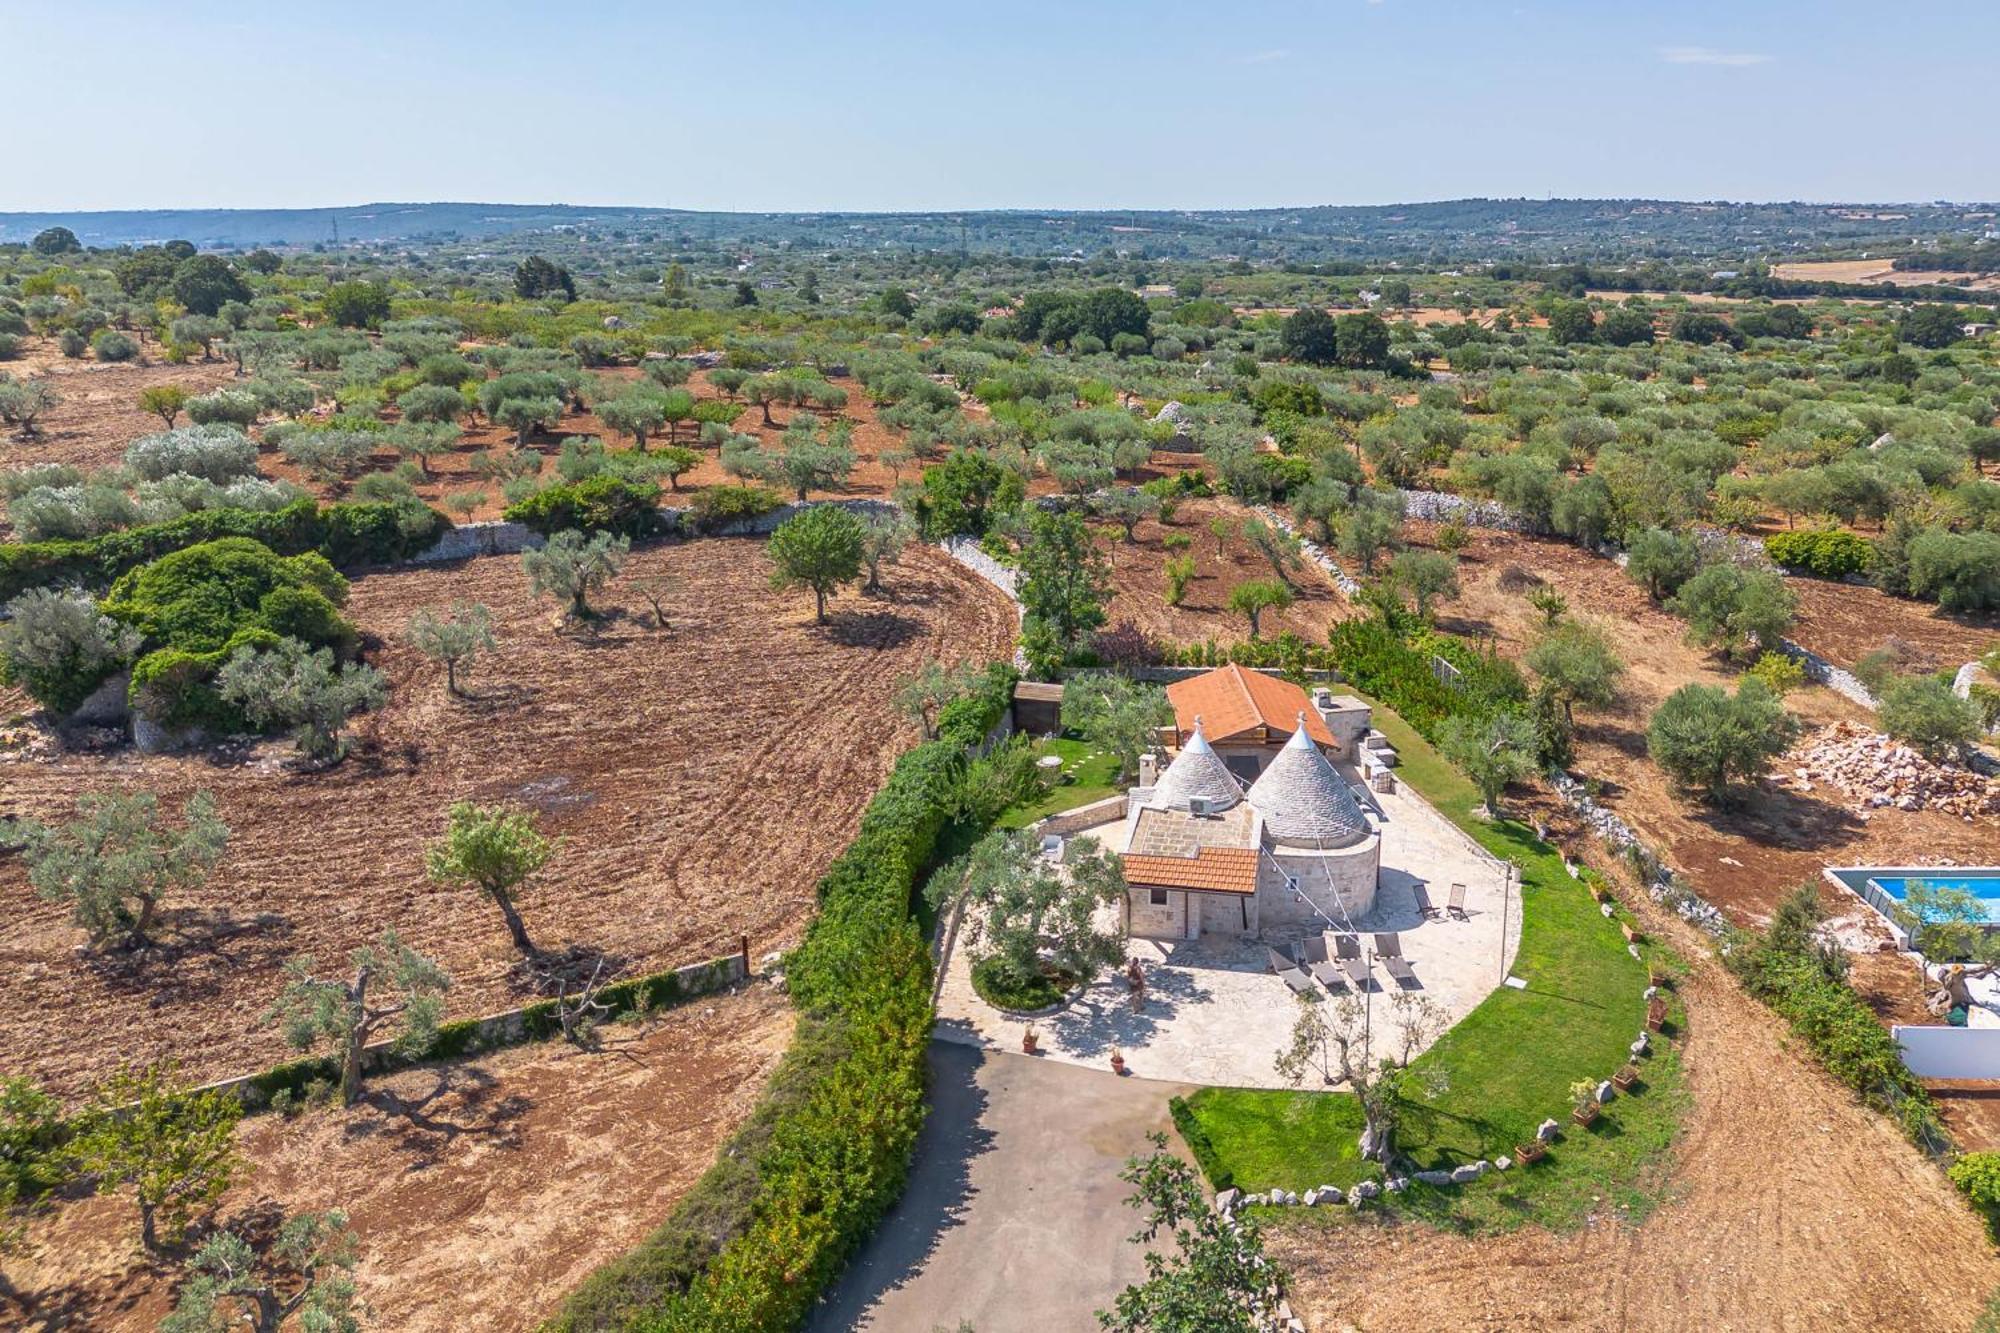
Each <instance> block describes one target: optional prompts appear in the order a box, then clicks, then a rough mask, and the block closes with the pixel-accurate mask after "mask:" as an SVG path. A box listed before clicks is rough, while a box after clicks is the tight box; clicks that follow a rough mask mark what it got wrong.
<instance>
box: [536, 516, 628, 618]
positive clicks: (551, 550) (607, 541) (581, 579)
mask: <svg viewBox="0 0 2000 1333" xmlns="http://www.w3.org/2000/svg"><path fill="white" fill-rule="evenodd" d="M631 549H632V539H631V538H630V537H614V536H613V535H611V534H610V533H608V532H600V533H598V534H596V535H595V536H589V537H587V536H585V535H584V534H583V533H581V532H578V531H577V530H576V529H574V528H566V529H564V530H563V531H561V532H558V533H557V534H556V535H555V536H553V537H551V538H549V540H548V544H547V545H545V546H543V547H542V548H541V549H540V550H539V551H523V552H522V553H521V567H522V568H523V569H525V570H526V571H527V572H528V584H529V586H530V587H532V588H533V589H534V591H535V595H536V596H537V597H554V598H556V599H558V600H567V601H568V603H569V615H570V616H571V618H573V619H576V620H589V619H590V618H591V617H592V616H593V615H594V614H595V613H594V612H592V611H591V609H590V601H589V597H590V591H591V589H593V588H601V587H603V586H604V585H605V584H607V583H609V582H611V580H612V579H614V578H617V577H618V571H619V570H620V569H623V568H624V566H625V556H626V555H627V553H629V552H630V551H631Z"/></svg>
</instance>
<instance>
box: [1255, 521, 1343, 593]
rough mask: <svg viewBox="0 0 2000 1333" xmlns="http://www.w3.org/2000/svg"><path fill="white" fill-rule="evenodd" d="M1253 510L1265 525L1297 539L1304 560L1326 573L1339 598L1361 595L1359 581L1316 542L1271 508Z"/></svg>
mask: <svg viewBox="0 0 2000 1333" xmlns="http://www.w3.org/2000/svg"><path fill="white" fill-rule="evenodd" d="M1255 508H1256V510H1257V514H1258V516H1259V517H1260V518H1262V519H1263V520H1264V521H1265V522H1266V523H1269V524H1270V525H1271V526H1272V527H1274V528H1276V529H1278V530H1279V531H1280V532H1289V533H1290V534H1292V536H1294V537H1297V538H1298V539H1299V549H1300V550H1301V551H1303V552H1304V553H1305V557H1306V559H1308V560H1310V561H1312V562H1313V563H1314V564H1315V565H1318V566H1319V567H1320V568H1321V569H1323V570H1325V571H1326V576H1327V577H1328V578H1330V579H1332V580H1333V586H1334V587H1336V588H1338V589H1340V594H1341V596H1343V597H1359V596H1360V595H1361V581H1360V580H1359V579H1357V578H1355V577H1354V576H1353V575H1352V574H1349V573H1348V572H1347V571H1346V570H1344V569H1342V568H1341V567H1340V565H1339V562H1337V561H1336V560H1334V558H1333V557H1332V556H1330V555H1328V554H1327V553H1326V550H1325V549H1324V548H1323V547H1321V546H1320V544H1319V543H1318V542H1316V541H1313V540H1312V539H1311V538H1309V537H1307V536H1305V535H1304V534H1303V533H1301V532H1300V531H1299V530H1298V529H1297V528H1295V527H1293V526H1292V522H1291V520H1290V519H1287V518H1285V517H1283V516H1281V515H1280V514H1279V513H1278V511H1277V510H1275V509H1273V508H1271V506H1269V505H1257V506H1255Z"/></svg>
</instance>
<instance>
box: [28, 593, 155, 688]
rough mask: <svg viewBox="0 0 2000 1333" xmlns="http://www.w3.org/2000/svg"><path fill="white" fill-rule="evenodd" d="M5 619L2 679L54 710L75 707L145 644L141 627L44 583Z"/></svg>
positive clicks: (83, 598)
mask: <svg viewBox="0 0 2000 1333" xmlns="http://www.w3.org/2000/svg"><path fill="white" fill-rule="evenodd" d="M7 611H8V616H9V619H7V620H6V621H5V622H0V681H4V682H6V683H8V684H10V685H19V686H20V687H21V688H22V689H24V690H26V691H27V692H28V693H29V695H30V696H32V697H33V698H34V700H35V701H36V702H37V703H39V704H41V705H42V706H43V707H44V708H46V709H48V710H49V712H51V713H54V714H56V715H58V716H62V715H64V714H68V713H70V712H73V711H74V710H75V709H76V707H77V705H78V704H81V703H82V702H83V701H84V700H85V699H87V698H89V697H90V693H91V691H92V690H95V689H96V688H97V687H98V685H99V684H101V683H102V682H103V680H104V678H105V677H106V676H108V675H110V674H111V673H112V672H113V671H116V670H117V669H118V668H119V667H120V666H123V665H124V664H125V663H126V662H128V661H130V660H131V657H132V654H133V653H135V652H137V651H138V650H139V644H140V638H139V635H138V633H137V632H136V631H134V630H132V629H130V628H128V627H126V626H124V625H121V624H119V623H118V622H117V621H115V620H113V619H112V618H111V617H110V616H107V615H105V614H103V613H102V612H100V611H99V610H98V609H97V604H96V603H95V602H93V601H91V600H90V598H88V597H85V596H83V595H81V594H79V593H71V592H54V591H50V590H48V589H45V588H38V589H35V590H34V591H32V592H28V593H24V594H22V595H21V596H20V597H17V598H15V599H14V601H13V603H12V604H11V605H9V606H8V608H7Z"/></svg>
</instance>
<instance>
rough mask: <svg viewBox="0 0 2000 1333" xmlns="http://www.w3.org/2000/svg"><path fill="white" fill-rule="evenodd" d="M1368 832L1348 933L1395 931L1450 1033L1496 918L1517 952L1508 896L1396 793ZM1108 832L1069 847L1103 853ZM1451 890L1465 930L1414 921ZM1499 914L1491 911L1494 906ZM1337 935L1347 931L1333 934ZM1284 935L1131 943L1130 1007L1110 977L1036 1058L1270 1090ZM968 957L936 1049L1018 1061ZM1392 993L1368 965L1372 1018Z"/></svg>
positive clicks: (1489, 945) (1008, 1026)
mask: <svg viewBox="0 0 2000 1333" xmlns="http://www.w3.org/2000/svg"><path fill="white" fill-rule="evenodd" d="M1374 801H1375V803H1376V811H1375V813H1376V814H1377V816H1378V823H1379V826H1380V829H1381V833H1382V871H1381V887H1380V889H1379V890H1378V892H1377V895H1376V901H1375V907H1374V910H1373V911H1371V912H1369V913H1368V914H1367V915H1366V916H1364V917H1361V918H1359V919H1357V920H1355V921H1354V922H1352V923H1351V925H1352V926H1353V927H1354V929H1356V930H1357V931H1360V932H1362V933H1363V935H1364V940H1363V942H1364V944H1372V941H1371V940H1368V939H1367V938H1366V936H1367V935H1368V934H1371V933H1373V932H1375V931H1389V930H1394V931H1400V932H1401V933H1402V945H1403V954H1404V956H1405V957H1406V958H1408V959H1409V961H1410V966H1411V967H1412V968H1413V969H1414V970H1415V972H1416V974H1417V984H1418V986H1419V987H1420V990H1419V992H1418V993H1420V994H1424V995H1427V996H1429V997H1430V998H1432V999H1433V1000H1435V1001H1437V1003H1438V1004H1439V1005H1441V1006H1442V1007H1443V1008H1444V1010H1445V1011H1446V1013H1447V1015H1448V1017H1449V1021H1450V1022H1452V1023H1456V1022H1457V1021H1458V1020H1459V1019H1461V1018H1463V1017H1465V1015H1466V1014H1467V1013H1469V1012H1471V1010H1472V1009H1473V1007H1474V1006H1475V1005H1477V1004H1478V1003H1479V1002H1480V1001H1481V1000H1483V999H1484V998H1486V996H1487V995H1488V994H1490V993H1491V992H1492V991H1493V989H1494V988H1495V987H1496V986H1498V985H1499V984H1500V981H1501V978H1502V976H1503V971H1502V968H1501V936H1502V918H1503V917H1504V918H1505V935H1506V945H1505V947H1506V957H1507V960H1508V961H1509V962H1510V963H1511V961H1512V960H1513V957H1514V953H1515V951H1516V950H1517V949H1518V948H1519V946H1520V939H1521V912H1520V895H1519V890H1518V889H1517V888H1514V887H1512V886H1511V885H1510V883H1509V877H1508V874H1507V871H1506V868H1505V867H1504V866H1503V865H1501V864H1500V863H1498V862H1495V861H1494V860H1493V859H1492V858H1490V857H1488V856H1487V855H1486V854H1485V853H1484V852H1483V851H1482V850H1481V849H1480V848H1479V847H1478V846H1477V845H1476V844H1475V843H1473V842H1472V840H1471V839H1469V838H1467V837H1466V836H1465V835H1464V834H1463V833H1462V832H1460V831H1459V830H1458V828H1457V827H1455V826H1454V825H1453V824H1452V823H1451V822H1450V821H1449V820H1447V819H1445V818H1444V816H1442V815H1440V814H1438V813H1437V811H1435V810H1433V809H1432V808H1431V807H1430V806H1429V805H1428V804H1427V803H1425V802H1424V801H1423V800H1421V799H1420V798H1418V797H1417V796H1415V795H1414V794H1413V793H1411V792H1409V791H1408V790H1407V789H1405V788H1402V787H1401V786H1400V785H1399V786H1398V789H1397V791H1396V792H1395V793H1394V794H1390V795H1376V796H1375V797H1374ZM1122 828H1123V826H1122V825H1121V824H1108V825H1100V826H1099V827H1098V828H1097V829H1094V830H1085V831H1084V832H1081V833H1078V834H1075V835H1074V836H1076V837H1090V836H1093V835H1095V836H1098V837H1099V838H1100V840H1102V841H1105V842H1107V844H1115V839H1116V838H1117V837H1118V836H1121V835H1122ZM1454 883H1459V884H1464V885H1465V886H1466V907H1467V909H1468V910H1467V916H1468V918H1469V919H1467V920H1464V921H1458V920H1436V919H1429V920H1427V919H1425V918H1424V916H1423V914H1422V913H1421V912H1420V911H1419V910H1418V908H1417V905H1416V898H1415V893H1414V890H1415V886H1416V885H1418V884H1421V885H1423V887H1424V888H1425V889H1426V891H1427V892H1428V894H1429V896H1430V900H1431V901H1432V903H1434V904H1436V905H1437V906H1439V907H1443V906H1444V904H1445V901H1446V899H1447V897H1448V896H1449V893H1450V890H1451V886H1452V885H1453V884H1454ZM1503 903H1504V909H1503ZM1341 924H1342V926H1343V927H1344V926H1346V925H1348V924H1350V923H1345V922H1343V923H1341ZM1291 943H1292V938H1291V937H1286V938H1283V939H1277V938H1273V939H1270V940H1259V939H1241V938H1236V937H1232V936H1222V935H1210V936H1206V937H1204V938H1202V939H1199V940H1194V941H1154V940H1140V939H1135V940H1133V941H1131V943H1130V945H1129V946H1128V950H1129V953H1130V954H1131V956H1133V957H1136V958H1138V959H1139V960H1140V963H1141V965H1142V966H1143V968H1144V970H1145V973H1146V990H1145V995H1144V1001H1143V1004H1141V1005H1140V1006H1138V1007H1136V1008H1135V1007H1134V1004H1133V1002H1132V997H1131V993H1130V991H1129V990H1128V988H1127V986H1126V983H1125V978H1124V976H1123V975H1122V974H1121V973H1115V972H1114V973H1110V974H1107V975H1106V976H1104V977H1102V978H1100V979H1099V980H1098V981H1097V982H1096V983H1094V984H1093V985H1091V986H1090V987H1088V988H1087V989H1085V991H1084V992H1083V993H1082V995H1080V996H1078V997H1077V998H1076V999H1075V1000H1074V1001H1072V1002H1071V1003H1070V1004H1069V1005H1068V1006H1067V1007H1065V1008H1064V1009H1063V1010H1061V1011H1060V1012H1058V1013H1055V1014H1051V1015H1049V1016H1047V1017H1043V1018H1038V1019H1035V1020H1034V1024H1035V1029H1036V1033H1037V1035H1038V1037H1039V1040H1040V1047H1041V1051H1042V1055H1043V1058H1046V1059H1050V1060H1057V1061H1063V1062H1066V1063H1071V1064H1079V1065H1087V1066H1092V1067H1095V1068H1098V1069H1103V1070H1106V1071H1108V1070H1109V1069H1110V1059H1111V1054H1112V1052H1113V1051H1114V1050H1116V1051H1119V1052H1121V1053H1122V1054H1123V1055H1124V1057H1125V1067H1126V1071H1127V1073H1128V1074H1130V1075H1132V1076H1134V1077H1140V1078H1154V1079H1171V1080H1175V1081H1178V1082H1186V1083H1203V1084H1212V1085H1223V1086H1232V1087H1284V1086H1286V1084H1285V1082H1284V1080H1283V1079H1282V1078H1280V1077H1279V1076H1278V1074H1277V1071H1276V1070H1274V1069H1273V1068H1272V1064H1271V1062H1272V1058H1273V1056H1275V1055H1276V1053H1277V1052H1278V1051H1279V1050H1280V1049H1282V1048H1283V1047H1284V1046H1285V1045H1287V1044H1288V1043H1289V1041H1290V1039H1291V1029H1292V1022H1293V1019H1294V1017H1295V1015H1296V1013H1297V1002H1296V1001H1295V1000H1294V999H1293V998H1292V995H1291V992H1290V991H1289V990H1288V989H1287V988H1286V986H1285V983H1284V982H1283V981H1281V980H1280V979H1279V978H1278V977H1277V976H1275V975H1273V974H1272V973H1271V972H1270V971H1269V970H1268V968H1267V965H1266V955H1265V950H1266V948H1267V946H1270V945H1275V946H1277V947H1278V948H1280V949H1281V950H1285V951H1289V948H1290V945H1291ZM967 953H968V951H967V950H966V949H965V948H963V947H959V948H954V949H953V951H952V956H951V957H950V958H948V959H947V960H946V962H945V966H944V968H943V971H942V976H941V980H940V987H939V994H938V1022H937V1029H936V1034H937V1036H938V1038H939V1039H940V1040H944V1041H953V1042H960V1043H964V1044H968V1045H974V1046H983V1047H988V1048H992V1049H997V1050H1007V1051H1019V1050H1020V1049H1021V1034H1022V1031H1023V1029H1025V1028H1026V1027H1027V1023H1026V1022H1024V1021H1022V1020H1019V1019H1015V1018H1010V1017H1008V1016H1006V1015H1005V1014H1002V1013H1001V1012H999V1011H998V1010H996V1009H994V1008H993V1007H992V1006H990V1005H988V1004H987V1003H986V1002H985V1001H983V1000H981V999H980V998H979V997H978V995H977V994H975V993H974V991H973V989H972V978H971V962H970V959H969V958H968V957H967ZM1395 989H1396V982H1395V981H1394V980H1393V979H1391V978H1390V977H1389V975H1388V974H1387V973H1386V972H1384V971H1383V970H1381V969H1380V968H1377V969H1376V970H1375V981H1374V984H1373V985H1372V986H1371V987H1370V989H1369V1004H1370V1005H1371V1007H1372V1011H1373V1015H1374V1017H1376V1018H1377V1019H1382V1018H1384V1017H1385V1016H1386V1014H1387V1013H1388V999H1389V995H1390V993H1391V992H1393V991H1394V990H1395Z"/></svg>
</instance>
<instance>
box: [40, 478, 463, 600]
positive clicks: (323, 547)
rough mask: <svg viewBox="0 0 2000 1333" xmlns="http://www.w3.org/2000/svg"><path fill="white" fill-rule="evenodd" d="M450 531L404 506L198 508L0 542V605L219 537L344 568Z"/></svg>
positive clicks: (429, 514) (91, 581)
mask: <svg viewBox="0 0 2000 1333" xmlns="http://www.w3.org/2000/svg"><path fill="white" fill-rule="evenodd" d="M450 527H451V522H450V520H448V519H447V518H445V516H444V515H442V514H440V513H438V512H437V511H436V510H434V509H429V508H426V507H423V506H412V505H407V504H404V505H396V504H337V505H321V504H319V503H318V502H316V501H313V500H300V501H297V502H296V503H294V504H289V505H286V506H285V507H284V508H283V509H277V510H272V511H269V512H263V511H257V510H249V509H203V510H198V511H196V512H195V513H192V514H185V515H182V516H181V517H180V518H177V519H174V520H173V521H172V522H170V523H149V524H146V525H145V526H143V527H137V528H127V529H125V530H124V531H123V532H110V533H106V534H104V535H103V536H101V537H92V538H90V539H89V540H87V541H47V542H10V543H7V544H5V545H0V601H11V600H13V599H14V598H15V597H18V596H19V595H20V594H22V593H24V592H26V591H27V590H28V589H30V588H38V587H42V586H44V585H48V584H81V585H83V586H85V587H104V586H106V585H108V584H110V583H111V582H112V581H113V580H114V579H116V578H117V577H118V576H119V575H120V574H123V573H124V572H125V571H126V570H128V569H133V568H136V567H138V566H139V565H143V564H145V563H147V562H148V561H152V560H157V559H159V558H160V557H161V556H164V555H169V554H171V553H173V552H175V551H179V550H182V549H184V548H186V547H189V546H196V545H199V544H201V543H202V542H206V541H214V540H215V539H217V538H219V537H249V538H252V539H254V540H256V541H259V542H262V543H263V544H264V545H266V546H268V547H270V548H271V549H272V550H273V551H276V552H277V553H278V554H279V555H298V554H301V553H303V552H305V551H318V552H319V553H320V554H321V555H324V556H325V557H326V558H327V559H328V560H330V561H332V562H333V563H334V564H335V565H338V566H343V567H345V566H353V565H365V564H389V563H392V562H394V561H397V560H407V559H409V558H410V557H411V556H413V555H416V554H417V553H418V552H420V551H424V550H426V549H428V548H429V547H431V546H433V545H435V544H436V542H437V540H438V538H439V537H441V536H443V535H444V533H445V531H446V530H447V529H449V528H450Z"/></svg>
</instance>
